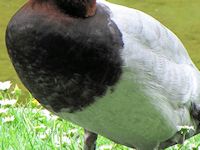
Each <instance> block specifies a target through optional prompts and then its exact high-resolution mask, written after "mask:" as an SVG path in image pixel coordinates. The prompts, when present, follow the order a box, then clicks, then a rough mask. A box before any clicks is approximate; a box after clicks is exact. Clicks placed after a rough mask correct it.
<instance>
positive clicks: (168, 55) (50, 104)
mask: <svg viewBox="0 0 200 150" xmlns="http://www.w3.org/2000/svg"><path fill="white" fill-rule="evenodd" d="M6 45H7V49H8V53H9V55H10V58H11V61H12V63H13V65H14V68H15V69H16V72H17V74H18V76H19V77H20V79H21V81H22V83H23V84H24V85H25V87H26V88H27V89H28V90H29V91H30V93H31V94H32V95H33V96H34V97H35V98H36V99H37V100H38V101H39V102H40V103H41V104H42V105H43V106H44V107H45V108H46V109H48V110H49V111H51V112H53V113H54V114H56V115H58V116H60V117H61V118H63V119H66V120H68V121H71V122H73V123H75V124H77V125H79V126H81V127H83V128H84V129H85V138H84V143H85V146H84V149H85V150H94V149H95V143H96V139H97V135H98V134H99V135H102V136H104V137H107V138H109V139H111V140H113V141H115V142H117V143H120V144H122V145H126V146H128V147H134V148H136V149H140V150H152V149H161V148H166V147H169V146H171V145H173V144H176V143H181V142H183V141H184V139H185V138H189V137H191V136H193V135H195V134H197V133H199V129H200V126H199V121H200V105H199V104H200V90H199V89H200V87H199V86H200V73H199V71H198V69H197V68H196V67H195V65H194V64H193V62H192V61H191V59H190V57H189V55H188V53H187V51H186V49H185V47H184V46H183V44H182V43H181V41H180V40H179V39H178V38H177V37H176V35H175V34H173V33H172V32H171V31H170V30H169V29H167V28H166V27H165V26H164V25H162V24H161V23H160V22H159V21H157V20H155V19H154V18H153V17H151V16H149V15H147V14H145V13H143V12H141V11H139V10H135V9H132V8H127V7H124V6H120V5H116V4H112V3H109V2H106V1H104V0H98V1H96V0H29V1H28V2H27V3H26V4H25V5H24V6H23V7H22V8H21V9H20V10H19V11H17V13H16V14H15V15H14V16H13V17H12V19H11V20H10V22H9V24H8V27H7V30H6ZM184 126H188V127H191V128H192V130H190V132H188V133H187V134H186V135H183V134H181V132H180V130H181V128H182V127H184Z"/></svg>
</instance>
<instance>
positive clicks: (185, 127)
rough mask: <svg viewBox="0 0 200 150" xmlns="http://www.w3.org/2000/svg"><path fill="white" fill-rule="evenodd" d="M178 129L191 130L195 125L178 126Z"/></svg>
mask: <svg viewBox="0 0 200 150" xmlns="http://www.w3.org/2000/svg"><path fill="white" fill-rule="evenodd" d="M177 129H178V131H181V130H187V131H190V130H194V126H177Z"/></svg>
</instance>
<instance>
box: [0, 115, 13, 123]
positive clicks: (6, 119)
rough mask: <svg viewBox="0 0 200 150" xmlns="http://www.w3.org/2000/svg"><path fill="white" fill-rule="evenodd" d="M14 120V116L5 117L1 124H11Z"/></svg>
mask: <svg viewBox="0 0 200 150" xmlns="http://www.w3.org/2000/svg"><path fill="white" fill-rule="evenodd" d="M14 120H15V117H14V116H8V117H5V118H2V122H3V123H6V122H12V121H14Z"/></svg>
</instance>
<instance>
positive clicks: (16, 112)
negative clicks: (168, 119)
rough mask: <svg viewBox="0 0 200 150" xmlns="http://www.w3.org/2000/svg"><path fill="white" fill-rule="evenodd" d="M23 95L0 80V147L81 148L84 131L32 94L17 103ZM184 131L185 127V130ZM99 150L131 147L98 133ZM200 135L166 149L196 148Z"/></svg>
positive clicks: (7, 149)
mask: <svg viewBox="0 0 200 150" xmlns="http://www.w3.org/2000/svg"><path fill="white" fill-rule="evenodd" d="M21 95H22V91H21V89H19V88H18V86H17V85H15V86H11V83H10V81H6V82H0V149H1V150H80V149H81V147H82V146H83V130H82V129H81V128H80V127H78V126H76V125H74V124H72V123H70V122H67V121H65V120H62V119H60V118H59V117H57V116H55V115H53V114H51V113H50V112H49V111H47V110H46V109H44V108H43V107H42V106H41V105H40V104H39V103H38V102H37V101H36V100H35V99H34V98H33V97H32V96H31V95H29V97H28V98H27V103H26V105H24V104H23V105H22V104H19V103H17V101H18V100H19V98H20V97H21ZM184 131H185V132H187V129H186V130H185V129H184ZM97 146H98V147H99V148H98V149H99V150H131V148H128V147H125V146H121V145H119V144H116V143H114V142H112V141H110V140H108V139H106V138H104V137H101V136H99V137H98V142H97ZM198 148H200V136H195V137H193V138H191V139H190V140H187V141H185V142H184V144H183V145H176V146H174V147H171V148H168V150H180V149H181V150H197V149H198Z"/></svg>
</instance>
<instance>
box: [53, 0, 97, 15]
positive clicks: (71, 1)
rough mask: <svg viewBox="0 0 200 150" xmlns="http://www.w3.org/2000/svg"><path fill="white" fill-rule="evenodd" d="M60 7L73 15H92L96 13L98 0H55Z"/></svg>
mask: <svg viewBox="0 0 200 150" xmlns="http://www.w3.org/2000/svg"><path fill="white" fill-rule="evenodd" d="M53 1H54V2H55V3H56V4H57V5H58V6H59V8H61V9H62V10H63V11H65V12H66V13H68V14H69V15H72V16H77V17H90V16H93V15H95V12H96V0H53Z"/></svg>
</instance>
